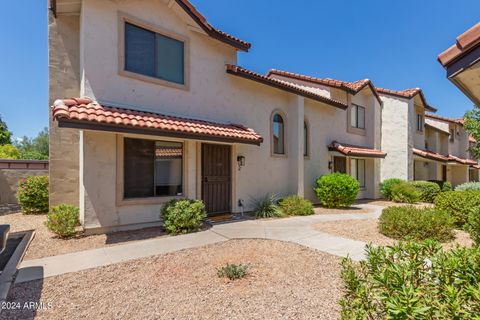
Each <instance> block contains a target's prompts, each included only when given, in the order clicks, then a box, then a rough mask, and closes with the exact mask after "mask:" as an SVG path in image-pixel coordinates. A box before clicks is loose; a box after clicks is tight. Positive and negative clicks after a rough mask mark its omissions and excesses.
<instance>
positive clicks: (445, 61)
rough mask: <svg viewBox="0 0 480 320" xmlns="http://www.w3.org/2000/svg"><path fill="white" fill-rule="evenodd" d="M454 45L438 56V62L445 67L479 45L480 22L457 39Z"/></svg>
mask: <svg viewBox="0 0 480 320" xmlns="http://www.w3.org/2000/svg"><path fill="white" fill-rule="evenodd" d="M456 40H457V41H456V43H455V44H454V45H453V46H451V47H450V48H448V49H447V50H445V51H444V52H442V53H440V54H439V55H438V61H439V62H440V63H441V64H442V66H444V67H446V66H447V65H449V64H450V63H452V62H454V61H455V60H457V59H458V58H460V57H461V56H463V55H464V54H466V53H467V52H469V51H470V50H472V49H473V48H475V47H476V46H477V45H479V44H480V22H479V23H477V24H476V25H474V26H473V27H471V28H470V29H468V30H467V31H465V32H464V33H462V34H461V35H460V36H458V37H457V39H456Z"/></svg>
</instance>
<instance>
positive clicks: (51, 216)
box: [45, 204, 80, 238]
mask: <svg viewBox="0 0 480 320" xmlns="http://www.w3.org/2000/svg"><path fill="white" fill-rule="evenodd" d="M45 225H46V226H47V228H48V230H50V231H52V232H53V233H55V234H56V235H58V236H59V237H61V238H70V237H73V236H75V235H76V234H77V230H76V227H77V226H79V225H80V219H79V209H78V208H77V207H75V206H71V205H68V204H61V205H58V206H56V207H52V210H51V211H50V212H49V213H48V215H47V221H45Z"/></svg>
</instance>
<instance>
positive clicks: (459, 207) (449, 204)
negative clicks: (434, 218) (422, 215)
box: [434, 190, 480, 227]
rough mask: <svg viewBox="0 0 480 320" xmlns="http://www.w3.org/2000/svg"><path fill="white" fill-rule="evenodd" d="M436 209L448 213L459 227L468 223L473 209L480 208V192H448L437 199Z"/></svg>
mask: <svg viewBox="0 0 480 320" xmlns="http://www.w3.org/2000/svg"><path fill="white" fill-rule="evenodd" d="M434 203H435V209H437V210H440V211H445V212H448V213H449V214H450V215H451V216H452V217H454V218H455V223H456V225H457V226H460V227H461V226H463V225H465V224H466V223H467V222H468V216H469V215H470V213H471V212H472V210H473V209H475V208H478V207H480V191H476V190H468V191H448V192H442V193H440V194H439V195H438V196H437V197H436V198H435V201H434Z"/></svg>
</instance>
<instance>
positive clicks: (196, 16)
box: [175, 0, 252, 51]
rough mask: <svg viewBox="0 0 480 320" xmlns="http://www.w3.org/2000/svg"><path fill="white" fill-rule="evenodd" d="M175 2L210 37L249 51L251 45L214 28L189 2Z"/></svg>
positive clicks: (177, 0) (181, 0)
mask: <svg viewBox="0 0 480 320" xmlns="http://www.w3.org/2000/svg"><path fill="white" fill-rule="evenodd" d="M175 2H176V3H177V4H178V5H179V6H180V7H181V8H182V9H183V10H184V11H185V12H186V13H187V14H188V15H189V16H190V17H191V18H192V19H193V20H194V21H195V22H196V23H197V24H198V25H199V26H200V27H201V28H202V29H203V31H205V32H206V33H207V34H208V35H209V36H210V37H212V38H215V39H217V40H219V41H222V42H224V43H226V44H228V45H231V46H233V47H235V48H237V49H239V50H242V51H248V49H250V47H251V46H252V45H251V44H250V43H248V42H246V41H243V40H241V39H239V38H237V37H234V36H232V35H230V34H228V33H225V32H223V31H221V30H219V29H217V28H215V27H213V26H212V25H211V24H210V23H209V22H208V21H207V19H206V18H205V17H204V16H203V15H202V14H201V13H200V12H199V11H198V10H197V9H196V8H195V7H194V6H193V5H192V3H191V2H190V1H188V0H175Z"/></svg>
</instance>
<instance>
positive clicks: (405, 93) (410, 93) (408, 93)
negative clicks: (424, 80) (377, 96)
mask: <svg viewBox="0 0 480 320" xmlns="http://www.w3.org/2000/svg"><path fill="white" fill-rule="evenodd" d="M377 91H378V92H380V93H382V94H387V95H391V96H396V97H400V98H407V99H412V98H413V97H415V96H416V95H417V94H419V95H420V99H422V102H423V104H424V105H425V106H426V108H427V109H428V110H430V111H432V112H437V109H436V108H434V107H432V106H431V105H429V104H428V103H427V99H426V98H425V95H424V94H423V91H422V89H420V88H411V89H405V90H401V91H396V90H391V89H384V88H377Z"/></svg>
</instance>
